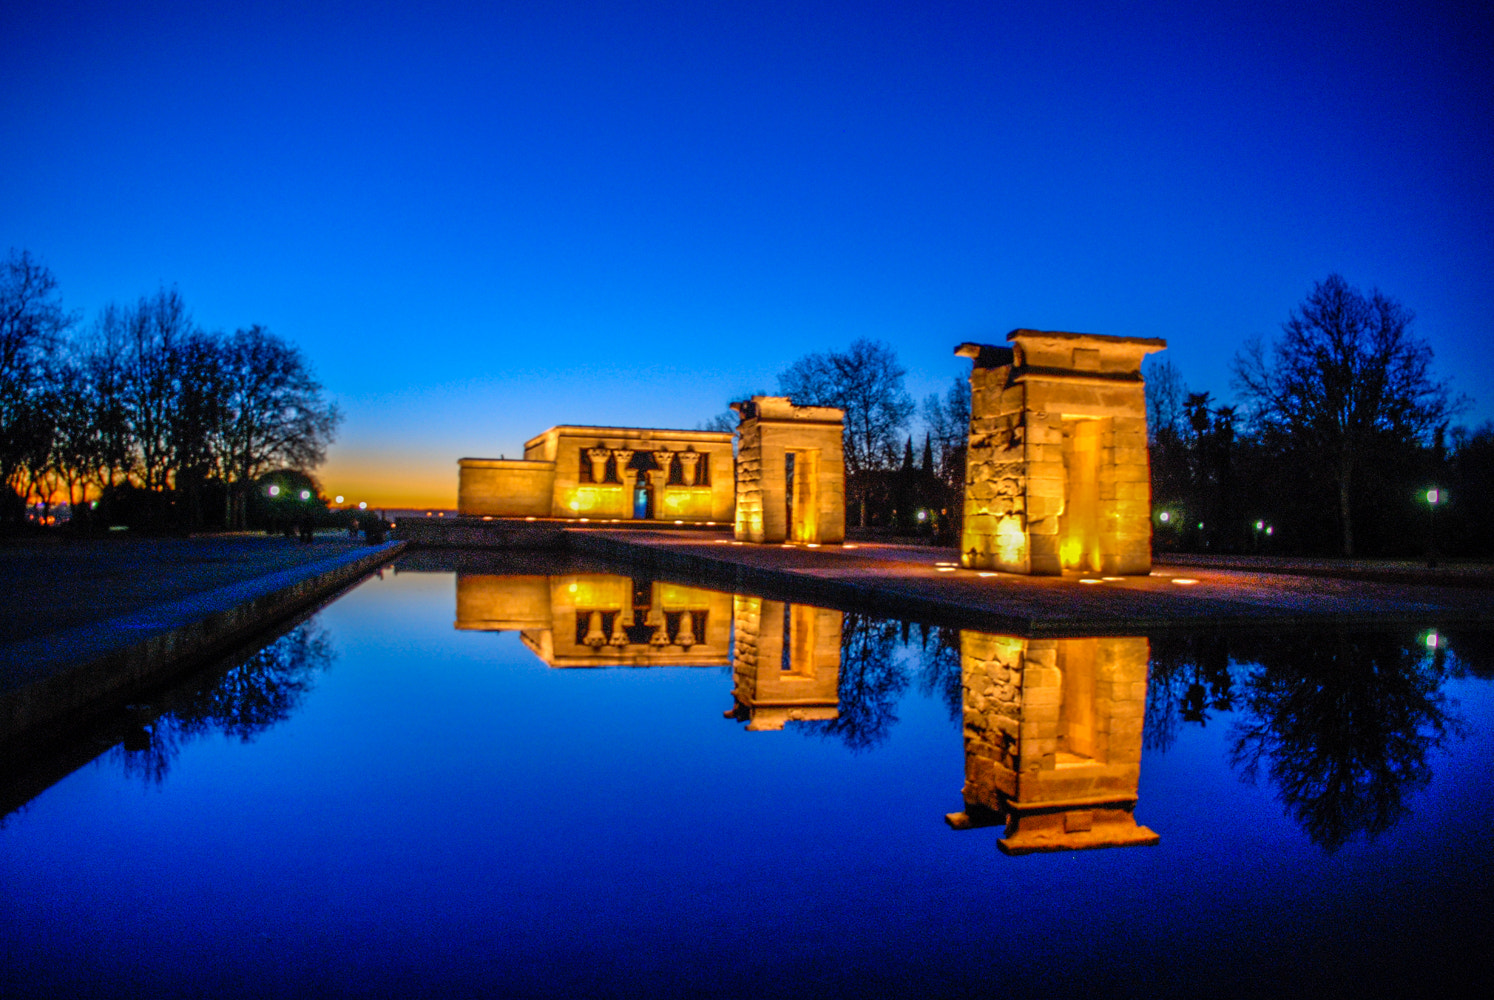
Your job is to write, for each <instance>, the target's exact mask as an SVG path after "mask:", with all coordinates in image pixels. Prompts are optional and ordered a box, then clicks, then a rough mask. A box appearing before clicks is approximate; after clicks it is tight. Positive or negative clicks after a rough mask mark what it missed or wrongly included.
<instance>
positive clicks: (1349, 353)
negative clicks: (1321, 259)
mask: <svg viewBox="0 0 1494 1000" xmlns="http://www.w3.org/2000/svg"><path fill="white" fill-rule="evenodd" d="M1411 321H1412V313H1411V311H1410V310H1409V309H1407V308H1405V307H1404V306H1402V305H1401V304H1400V303H1399V302H1397V301H1395V300H1394V299H1390V298H1387V297H1386V296H1385V295H1383V294H1381V293H1380V292H1379V291H1378V290H1372V291H1371V292H1370V294H1369V295H1368V296H1366V295H1364V294H1362V293H1360V292H1359V290H1358V289H1355V288H1353V287H1351V286H1350V285H1349V284H1348V283H1347V282H1346V281H1344V279H1343V278H1342V277H1340V276H1339V275H1337V274H1331V275H1329V276H1328V277H1327V279H1325V280H1324V281H1321V282H1319V283H1318V284H1317V285H1316V286H1314V288H1313V290H1312V292H1311V293H1310V294H1309V295H1308V297H1307V299H1306V300H1305V301H1304V302H1303V303H1302V304H1301V305H1300V306H1299V307H1298V308H1297V309H1295V310H1293V311H1292V314H1291V316H1290V317H1289V318H1288V319H1287V321H1286V322H1285V323H1283V324H1282V334H1283V335H1282V337H1281V339H1279V340H1277V341H1276V342H1275V343H1273V344H1272V345H1271V346H1270V348H1269V349H1268V348H1267V347H1266V346H1264V345H1263V344H1262V342H1261V341H1260V340H1259V339H1257V340H1255V341H1252V342H1251V343H1250V344H1248V345H1247V346H1246V347H1245V349H1244V351H1242V352H1241V353H1240V354H1238V355H1237V356H1236V357H1235V361H1234V366H1233V367H1234V374H1235V384H1236V386H1237V387H1238V389H1239V391H1240V393H1241V394H1242V396H1243V397H1244V399H1245V402H1246V405H1247V406H1248V408H1249V416H1250V419H1251V421H1252V423H1253V425H1254V427H1255V429H1256V431H1257V432H1258V433H1259V434H1260V435H1261V436H1262V437H1263V439H1264V441H1265V443H1266V444H1267V446H1268V447H1271V448H1272V449H1273V450H1275V451H1276V452H1278V454H1279V455H1280V456H1281V457H1282V459H1283V460H1284V465H1285V466H1286V467H1287V468H1289V469H1290V470H1291V471H1292V473H1293V475H1294V476H1295V477H1296V481H1295V482H1293V483H1291V484H1290V485H1291V486H1292V487H1293V488H1299V486H1318V487H1320V488H1322V487H1326V489H1325V490H1323V492H1325V493H1327V494H1329V495H1331V496H1332V497H1333V500H1334V501H1335V502H1336V505H1337V513H1338V522H1339V529H1340V542H1341V549H1342V552H1343V554H1344V555H1353V554H1354V550H1355V535H1354V523H1355V508H1356V506H1357V505H1358V499H1359V496H1358V495H1359V493H1360V491H1361V487H1362V484H1361V482H1360V480H1361V477H1362V475H1363V473H1364V471H1365V469H1366V468H1367V467H1370V466H1373V465H1374V464H1375V463H1377V462H1385V461H1389V460H1390V459H1391V457H1392V456H1394V455H1395V453H1396V451H1397V448H1398V447H1401V446H1407V445H1425V444H1429V443H1430V441H1431V438H1432V435H1433V433H1434V431H1435V430H1436V429H1437V428H1438V427H1442V426H1445V424H1446V421H1447V418H1448V417H1449V415H1450V414H1451V413H1452V412H1453V410H1454V409H1455V404H1454V403H1453V402H1452V401H1451V400H1450V398H1449V395H1448V390H1447V388H1446V386H1445V384H1444V383H1443V382H1441V381H1439V380H1437V379H1436V378H1434V377H1433V375H1432V373H1431V361H1432V350H1431V347H1430V346H1429V345H1428V344H1427V343H1426V341H1424V340H1422V339H1420V338H1418V337H1416V336H1415V335H1413V334H1412V332H1411ZM1282 485H1287V484H1282Z"/></svg>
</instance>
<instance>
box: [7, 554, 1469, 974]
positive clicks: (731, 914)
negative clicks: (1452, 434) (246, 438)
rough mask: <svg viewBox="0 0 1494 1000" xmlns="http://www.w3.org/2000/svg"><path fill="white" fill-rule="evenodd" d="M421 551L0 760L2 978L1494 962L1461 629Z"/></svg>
mask: <svg viewBox="0 0 1494 1000" xmlns="http://www.w3.org/2000/svg"><path fill="white" fill-rule="evenodd" d="M457 561H458V563H460V565H457V563H452V564H442V563H440V562H435V561H432V560H431V559H430V558H429V557H426V558H424V559H421V558H407V559H406V560H405V561H404V562H402V563H401V564H400V565H399V567H398V571H397V572H393V573H390V572H386V573H384V574H383V575H382V576H379V577H374V578H370V579H369V580H367V581H365V582H364V583H362V584H361V585H359V586H358V587H356V588H355V589H353V590H352V591H350V592H349V593H347V594H346V595H344V596H343V597H342V598H340V599H338V600H337V601H335V602H333V603H331V604H329V605H327V606H325V607H324V608H322V609H320V610H319V611H318V612H317V613H316V614H315V615H313V616H312V617H310V618H308V619H306V620H304V621H302V622H300V623H298V624H296V625H295V626H294V627H293V628H291V629H290V630H289V631H287V632H286V633H284V634H283V635H282V636H281V637H280V638H278V639H277V640H276V641H274V642H272V643H270V644H269V645H267V646H266V647H264V648H263V649H260V650H258V651H254V652H251V653H248V654H246V655H243V656H239V657H237V658H234V659H231V660H229V661H226V662H225V663H224V664H222V665H220V666H219V667H217V668H215V669H213V670H210V671H207V672H205V673H204V674H203V675H201V676H199V677H197V678H194V679H193V680H192V681H190V682H188V683H187V684H184V685H182V686H181V687H180V688H177V689H175V690H172V691H169V692H165V693H163V694H162V695H161V696H159V697H158V698H155V699H152V700H151V701H150V702H149V703H148V704H140V705H136V706H132V708H131V710H130V711H129V712H128V713H126V715H124V716H122V717H120V718H117V719H114V720H111V721H110V722H109V723H108V724H107V725H105V726H102V727H101V728H100V730H99V732H98V733H97V734H96V737H95V739H94V740H93V741H91V742H85V743H83V744H80V745H79V746H77V747H74V748H70V749H69V750H68V751H67V752H65V753H62V754H60V755H59V756H58V759H57V760H56V761H52V762H50V763H48V764H47V765H46V766H43V767H40V768H38V767H36V766H30V767H28V768H27V770H26V771H25V772H24V773H6V774H4V775H0V777H3V779H4V780H3V782H0V808H3V809H4V810H5V815H4V818H3V819H0V941H3V942H4V952H3V954H4V961H3V971H0V995H3V996H6V997H10V996H152V997H154V996H255V997H259V996H302V995H326V996H391V995H398V996H427V995H440V996H472V995H508V996H530V995H533V996H566V997H571V996H588V995H595V996H644V997H651V998H657V997H670V996H733V997H735V996H741V997H749V996H750V997H778V996H802V995H806V994H819V995H824V996H839V995H866V996H930V995H934V996H987V995H989V996H997V995H1000V996H1032V995H1050V994H1061V993H1066V992H1070V991H1075V990H1082V991H1084V992H1085V993H1086V994H1087V995H1096V996H1158V995H1165V996H1191V995H1200V994H1206V995H1224V996H1237V995H1238V996H1245V995H1280V994H1282V993H1297V992H1305V991H1307V990H1312V991H1314V992H1316V993H1319V994H1321V995H1325V996H1337V995H1348V994H1352V995H1356V996H1365V995H1370V996H1391V995H1411V994H1417V995H1420V994H1426V993H1430V992H1435V991H1438V990H1439V989H1441V988H1443V987H1446V988H1449V989H1450V988H1451V987H1452V986H1453V985H1464V984H1467V983H1468V982H1469V981H1470V980H1474V981H1478V980H1480V979H1483V980H1487V979H1488V978H1489V974H1488V972H1487V962H1486V960H1485V958H1484V950H1485V943H1486V942H1487V941H1488V940H1489V939H1490V937H1489V935H1490V931H1491V930H1494V919H1491V915H1494V906H1491V902H1494V901H1491V898H1490V897H1491V883H1494V880H1491V878H1490V858H1491V846H1494V834H1491V832H1490V831H1491V826H1494V824H1491V820H1494V806H1491V804H1490V791H1491V782H1490V778H1489V769H1490V766H1491V765H1490V762H1491V761H1494V735H1491V734H1494V725H1491V724H1494V685H1491V680H1490V677H1491V673H1494V643H1491V639H1494V637H1491V636H1490V635H1489V634H1487V633H1479V632H1469V633H1465V634H1451V635H1449V634H1444V633H1443V632H1441V631H1438V630H1437V623H1436V622H1433V621H1429V622H1427V623H1426V625H1425V627H1424V628H1422V629H1420V630H1408V631H1406V632H1404V633H1400V632H1397V633H1376V632H1326V633H1325V632H1318V633H1292V632H1282V631H1276V632H1272V633H1269V634H1256V635H1251V634H1219V633H1206V634H1205V633H1198V634H1161V635H1153V636H1144V635H1133V636H1073V637H1062V638H1050V637H1044V638H1031V637H1017V636H995V635H989V634H984V633H978V632H972V631H968V630H958V629H952V628H945V627H931V626H925V625H920V624H918V623H914V622H899V621H888V620H885V619H879V618H872V617H868V616H866V615H862V614H857V613H854V612H842V611H837V610H830V609H825V608H817V607H810V606H807V605H803V604H796V603H789V602H783V601H778V600H772V599H769V598H765V597H760V596H756V595H745V594H728V593H722V592H719V591H714V590H710V589H706V588H701V587H696V586H691V585H687V584H684V583H681V582H678V581H672V580H661V579H650V578H646V577H641V576H636V575H628V574H626V573H619V572H617V571H615V570H609V569H607V568H606V567H598V566H595V565H581V564H573V563H553V562H546V561H536V560H533V559H525V558H510V559H505V560H498V559H488V558H482V559H479V558H467V557H458V560H457ZM1100 847H1108V848H1112V849H1108V850H1096V849H1092V848H1100Z"/></svg>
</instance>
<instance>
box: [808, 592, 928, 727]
mask: <svg viewBox="0 0 1494 1000" xmlns="http://www.w3.org/2000/svg"><path fill="white" fill-rule="evenodd" d="M898 629H899V625H898V623H897V622H895V621H889V620H886V619H881V618H872V617H870V616H868V615H864V614H859V613H857V612H854V611H852V612H847V613H846V615H845V617H844V619H843V621H842V625H841V639H840V685H839V688H838V691H839V696H840V711H839V713H838V715H837V716H836V718H834V719H825V720H820V721H815V722H809V723H806V724H805V725H806V726H809V727H811V728H812V729H813V730H814V731H816V732H818V733H819V734H820V735H822V736H824V737H826V738H828V739H839V740H841V741H843V742H844V743H845V745H846V746H847V747H849V748H850V749H851V750H854V751H857V752H860V751H863V750H870V749H872V748H873V747H877V746H880V745H881V744H882V743H884V742H885V741H886V740H887V736H888V734H889V733H890V731H891V729H892V727H893V725H895V724H896V723H897V700H898V698H899V697H900V696H901V695H902V693H903V691H904V690H905V689H906V688H907V686H908V674H907V671H906V670H905V669H904V667H903V664H902V663H900V662H899V658H898V655H897V651H898V647H899V646H900V645H901V643H900V642H899V638H900V637H899V634H898Z"/></svg>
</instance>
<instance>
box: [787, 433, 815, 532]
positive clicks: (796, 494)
mask: <svg viewBox="0 0 1494 1000" xmlns="http://www.w3.org/2000/svg"><path fill="white" fill-rule="evenodd" d="M783 478H784V484H783V485H784V491H783V492H784V497H785V504H786V507H787V509H786V511H785V513H786V515H787V517H786V518H785V523H786V524H787V525H788V537H789V541H791V542H815V541H818V540H819V510H820V493H819V482H820V453H819V451H817V450H804V451H788V452H785V453H784V459H783Z"/></svg>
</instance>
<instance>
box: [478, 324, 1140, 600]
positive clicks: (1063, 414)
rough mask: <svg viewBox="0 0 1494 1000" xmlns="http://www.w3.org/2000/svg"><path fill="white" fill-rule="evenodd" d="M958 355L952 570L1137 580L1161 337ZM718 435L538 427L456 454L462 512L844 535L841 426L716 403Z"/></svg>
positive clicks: (968, 348)
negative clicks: (473, 454)
mask: <svg viewBox="0 0 1494 1000" xmlns="http://www.w3.org/2000/svg"><path fill="white" fill-rule="evenodd" d="M1007 341H1008V343H1007V344H1006V345H994V344H961V345H960V346H959V347H958V348H956V349H955V353H956V354H958V355H960V356H962V357H967V358H969V359H970V360H971V361H972V362H973V363H974V364H973V367H972V370H971V372H970V437H969V446H968V451H967V457H966V470H965V508H964V516H963V524H962V531H961V533H960V564H961V565H962V566H964V567H965V568H966V569H980V570H999V571H1003V572H1007V573H1021V574H1027V575H1036V576H1053V575H1058V574H1062V573H1064V572H1079V573H1100V574H1145V573H1148V572H1150V571H1151V565H1152V555H1151V541H1152V530H1151V529H1152V525H1151V480H1150V469H1149V467H1148V460H1147V450H1146V392H1145V388H1144V386H1143V384H1142V377H1141V362H1142V361H1143V360H1144V359H1145V358H1146V356H1147V355H1148V354H1150V353H1152V352H1154V351H1160V350H1162V349H1163V348H1165V347H1166V346H1167V343H1166V341H1163V340H1157V339H1151V338H1143V337H1104V336H1098V335H1095V334H1085V333H1058V332H1042V331H1038V330H1014V331H1012V332H1011V333H1010V334H1008V335H1007ZM731 405H732V409H733V410H735V411H736V413H737V416H738V417H739V418H740V420H741V423H740V425H739V426H738V428H737V432H736V449H735V453H734V452H733V446H732V441H733V435H732V434H731V433H729V432H725V431H685V430H659V429H649V428H636V427H579V426H560V427H552V428H550V429H549V430H548V431H545V432H544V433H543V434H540V435H539V436H538V437H535V438H533V439H531V440H530V441H528V442H527V443H526V444H525V446H524V457H523V458H522V459H501V458H500V459H492V458H464V459H462V460H461V462H460V466H461V479H460V485H459V488H458V503H457V506H458V512H459V513H460V514H463V515H469V516H485V517H529V518H541V517H543V518H557V519H571V520H607V521H611V522H616V523H619V524H621V523H626V522H629V521H632V522H655V523H657V522H664V523H670V522H673V523H677V524H690V523H695V524H731V525H732V526H733V529H734V533H735V536H736V539H737V540H738V541H742V542H754V543H758V544H800V545H839V544H841V543H842V542H844V541H845V515H846V512H845V496H846V475H845V457H844V451H843V446H844V445H843V435H844V427H845V414H844V413H843V412H842V411H841V410H838V409H835V408H832V407H826V406H796V405H795V404H794V403H793V402H792V401H791V400H790V399H788V398H787V397H784V396H753V397H752V398H751V399H748V400H743V401H741V402H737V403H733V404H731Z"/></svg>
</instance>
